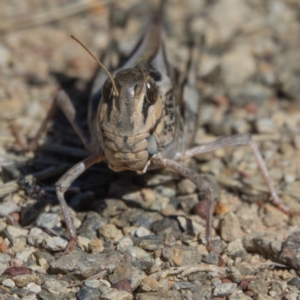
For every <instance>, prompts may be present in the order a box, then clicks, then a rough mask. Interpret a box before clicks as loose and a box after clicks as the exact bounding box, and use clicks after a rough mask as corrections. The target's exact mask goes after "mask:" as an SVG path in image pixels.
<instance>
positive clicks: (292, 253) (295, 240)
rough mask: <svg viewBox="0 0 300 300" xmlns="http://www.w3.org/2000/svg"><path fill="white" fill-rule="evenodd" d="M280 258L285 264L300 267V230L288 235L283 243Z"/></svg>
mask: <svg viewBox="0 0 300 300" xmlns="http://www.w3.org/2000/svg"><path fill="white" fill-rule="evenodd" d="M279 259H280V261H281V262H283V263H284V264H288V265H290V266H292V267H293V268H295V269H299V268H300V232H295V233H293V234H291V235H290V236H288V238H287V240H286V241H285V242H284V243H283V244H282V251H281V253H280V255H279Z"/></svg>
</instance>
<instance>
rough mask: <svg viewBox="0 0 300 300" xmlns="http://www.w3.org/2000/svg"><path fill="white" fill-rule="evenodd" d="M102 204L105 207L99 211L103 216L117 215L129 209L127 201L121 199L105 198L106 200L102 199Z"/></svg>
mask: <svg viewBox="0 0 300 300" xmlns="http://www.w3.org/2000/svg"><path fill="white" fill-rule="evenodd" d="M99 203H100V201H99ZM101 204H102V206H103V208H100V209H98V210H97V211H99V213H101V215H102V216H103V217H108V218H109V217H115V216H117V215H120V214H121V213H123V212H124V211H125V210H127V205H126V204H125V202H124V201H123V200H119V199H105V200H104V201H101Z"/></svg>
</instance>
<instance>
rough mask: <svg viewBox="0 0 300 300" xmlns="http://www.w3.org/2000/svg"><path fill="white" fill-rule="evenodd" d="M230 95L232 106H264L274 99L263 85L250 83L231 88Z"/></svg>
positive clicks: (269, 90)
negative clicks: (253, 104) (251, 104)
mask: <svg viewBox="0 0 300 300" xmlns="http://www.w3.org/2000/svg"><path fill="white" fill-rule="evenodd" d="M228 94H229V98H230V100H231V102H232V104H235V105H239V106H242V105H247V104H249V103H256V104H258V105H262V104H263V103H265V102H266V101H267V100H269V99H270V98H271V97H272V94H273V93H272V91H271V89H269V88H267V87H266V86H264V85H262V84H259V83H254V82H248V83H246V84H244V85H242V86H230V87H229V89H228Z"/></svg>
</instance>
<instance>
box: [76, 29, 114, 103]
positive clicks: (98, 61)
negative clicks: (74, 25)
mask: <svg viewBox="0 0 300 300" xmlns="http://www.w3.org/2000/svg"><path fill="white" fill-rule="evenodd" d="M71 38H72V39H73V40H75V41H76V42H77V43H78V44H79V45H80V46H81V47H82V48H83V49H85V51H87V52H88V53H89V55H90V56H91V57H92V58H93V59H94V60H95V61H96V62H97V63H98V64H99V65H100V67H101V68H103V69H104V71H105V72H106V73H107V75H108V76H109V78H110V80H111V83H112V86H113V89H114V92H115V95H116V96H117V97H118V96H119V92H118V89H117V87H116V84H115V81H114V78H113V76H112V74H111V73H110V72H109V71H108V70H107V68H106V67H105V66H104V65H103V63H102V62H101V61H100V60H99V59H98V58H96V56H95V55H94V54H93V53H92V52H91V51H90V50H89V49H88V48H87V47H86V46H85V45H84V44H83V43H82V42H81V41H80V40H78V39H77V38H76V37H75V36H74V35H71Z"/></svg>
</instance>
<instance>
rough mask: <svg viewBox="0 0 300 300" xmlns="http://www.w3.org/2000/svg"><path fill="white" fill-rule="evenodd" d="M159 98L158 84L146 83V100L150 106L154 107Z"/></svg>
mask: <svg viewBox="0 0 300 300" xmlns="http://www.w3.org/2000/svg"><path fill="white" fill-rule="evenodd" d="M157 97H158V92H157V87H156V84H155V83H154V82H152V81H147V82H146V95H145V98H146V100H147V102H148V103H149V104H150V105H153V104H154V103H155V102H156V100H157Z"/></svg>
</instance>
